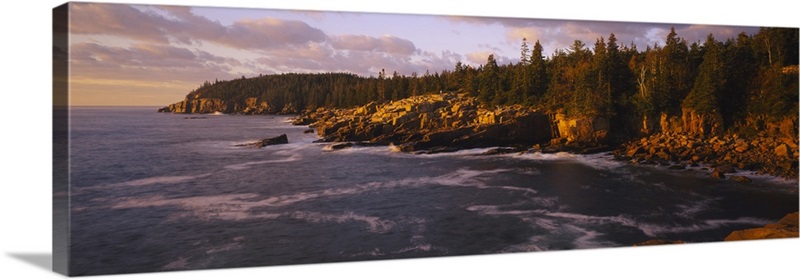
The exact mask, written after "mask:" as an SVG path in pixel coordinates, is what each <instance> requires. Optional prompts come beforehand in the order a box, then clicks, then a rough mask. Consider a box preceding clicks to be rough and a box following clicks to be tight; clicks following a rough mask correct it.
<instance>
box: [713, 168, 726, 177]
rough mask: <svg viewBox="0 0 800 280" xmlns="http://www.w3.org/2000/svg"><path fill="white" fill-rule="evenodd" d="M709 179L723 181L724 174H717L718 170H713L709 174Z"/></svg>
mask: <svg viewBox="0 0 800 280" xmlns="http://www.w3.org/2000/svg"><path fill="white" fill-rule="evenodd" d="M711 178H717V179H725V173H722V172H719V170H716V169H714V171H712V172H711Z"/></svg>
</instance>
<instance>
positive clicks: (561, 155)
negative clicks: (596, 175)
mask: <svg viewBox="0 0 800 280" xmlns="http://www.w3.org/2000/svg"><path fill="white" fill-rule="evenodd" d="M511 157H513V158H517V159H523V160H535V161H570V162H577V163H581V164H584V165H586V166H589V167H592V168H595V169H599V170H616V169H618V168H619V167H623V166H626V165H627V163H625V162H621V161H615V160H613V157H612V156H610V155H607V154H606V153H599V154H586V155H579V154H571V153H567V152H558V153H539V152H536V153H525V154H514V155H511Z"/></svg>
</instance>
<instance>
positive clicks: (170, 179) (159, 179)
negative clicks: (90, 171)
mask: <svg viewBox="0 0 800 280" xmlns="http://www.w3.org/2000/svg"><path fill="white" fill-rule="evenodd" d="M208 176H211V173H204V174H200V175H194V176H156V177H149V178H143V179H136V180H131V181H125V182H119V183H113V184H108V185H102V186H96V187H141V186H147V185H155V184H177V183H183V182H187V181H191V180H194V179H197V178H203V177H208ZM90 188H91V187H90Z"/></svg>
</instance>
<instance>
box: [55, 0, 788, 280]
mask: <svg viewBox="0 0 800 280" xmlns="http://www.w3.org/2000/svg"><path fill="white" fill-rule="evenodd" d="M53 19H54V20H53V38H54V40H53V42H54V46H53V69H54V72H53V94H54V96H53V104H54V106H53V116H54V119H53V124H54V126H53V170H54V173H53V178H54V182H53V202H54V220H53V225H54V226H53V228H54V235H53V244H54V269H55V270H56V271H58V272H60V273H64V274H68V275H76V276H78V275H101V274H120V273H138V272H153V271H173V270H193V269H211V268H231V267H252V266H274V265H289V264H307V263H330V262H351V261H364V260H385V259H404V258H423V257H440V256H459V255H477V254H502V253H516V252H536V251H554V250H574V249H589V248H611V247H634V246H643V245H666V244H685V243H704V242H725V241H738V240H752V239H768V238H797V236H798V212H797V211H798V136H797V135H798V96H799V95H798V28H796V27H766V26H765V27H760V26H721V25H720V26H716V25H692V24H670V23H634V22H598V21H576V20H567V19H565V20H552V19H551V20H542V19H528V18H492V17H470V16H457V15H410V14H377V13H376V14H371V13H351V12H335V11H330V12H325V11H298V10H270V9H240V8H234V7H231V8H225V7H192V6H160V5H134V4H100V3H82V2H76V3H67V4H64V5H63V6H60V7H57V8H55V9H54V10H53ZM668 246H681V245H668Z"/></svg>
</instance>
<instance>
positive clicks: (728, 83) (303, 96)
mask: <svg viewBox="0 0 800 280" xmlns="http://www.w3.org/2000/svg"><path fill="white" fill-rule="evenodd" d="M589 44H591V43H589ZM798 49H799V47H798V29H796V28H761V29H760V30H759V32H758V33H756V34H753V35H748V34H745V33H741V34H738V36H736V37H735V38H727V39H722V40H721V39H717V38H716V37H714V35H713V34H709V35H708V36H707V38H706V40H705V41H704V42H691V43H690V42H687V41H686V40H685V39H683V38H681V37H680V36H679V35H678V34H677V33H676V32H675V29H674V28H673V29H672V30H671V31H670V33H669V34H668V35H667V37H666V40H665V44H664V45H663V46H661V45H658V44H656V45H654V46H647V48H646V49H644V50H639V49H637V48H636V46H635V45H633V44H630V45H626V44H621V43H620V42H618V41H617V38H616V37H615V35H614V34H613V33H612V34H609V36H608V37H607V38H603V37H601V38H597V40H596V41H595V42H594V43H593V44H591V45H587V43H586V42H582V41H579V40H575V41H574V43H573V44H572V45H571V46H570V47H568V48H566V49H560V50H556V51H555V52H554V53H553V54H551V55H549V56H545V54H543V53H542V52H543V50H542V45H541V44H540V43H539V41H536V42H533V43H531V42H528V41H527V39H525V38H523V39H522V43H521V46H520V60H519V62H518V63H510V64H506V65H498V63H497V61H496V60H495V58H494V56H493V55H489V56H488V58H487V61H486V63H485V64H483V65H480V66H478V67H472V66H470V65H465V64H462V63H461V62H458V63H457V64H456V65H455V67H454V69H452V70H444V71H441V72H434V73H429V72H426V73H424V74H418V73H413V74H412V75H410V76H406V75H399V74H398V73H396V72H394V73H392V74H390V75H389V74H387V73H386V72H385V71H383V70H382V71H380V72H379V73H377V76H370V77H361V76H357V75H354V74H348V73H321V74H298V73H287V74H276V75H259V76H258V77H253V78H246V77H242V78H240V79H234V80H230V81H214V82H213V83H212V82H205V83H204V84H203V85H202V86H200V87H199V88H197V89H195V90H193V91H192V92H190V93H189V94H188V95H187V99H193V98H219V99H223V100H228V101H241V100H244V99H246V98H251V97H257V98H258V100H259V102H261V101H265V102H267V103H268V104H270V106H271V107H276V108H283V107H287V106H288V107H290V108H296V110H297V111H300V110H303V109H314V108H317V107H352V106H358V105H363V104H366V103H368V102H372V101H377V102H382V101H389V100H397V99H401V98H406V97H409V96H414V95H420V94H425V93H439V92H467V93H469V94H471V95H473V96H475V97H477V98H478V99H479V100H480V101H481V102H482V103H483V104H485V105H488V106H500V105H512V104H522V105H525V106H531V107H534V108H539V109H542V110H546V111H548V112H561V113H564V114H566V115H568V116H575V117H603V118H608V119H610V120H611V123H612V127H613V126H616V128H617V129H616V130H617V131H625V130H626V126H627V122H626V120H630V119H631V118H634V119H641V118H643V117H644V118H647V117H648V116H650V117H652V118H654V119H655V118H658V116H661V115H669V116H680V115H681V112H686V111H692V112H694V113H697V114H715V115H718V116H721V119H722V124H724V129H725V130H733V129H737V130H743V129H745V123H746V120H748V119H752V118H758V119H762V120H765V121H777V120H780V119H785V118H787V117H788V118H792V117H793V118H795V119H796V117H797V114H798V68H797V65H798Z"/></svg>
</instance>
